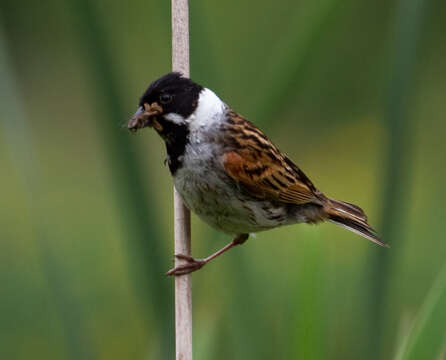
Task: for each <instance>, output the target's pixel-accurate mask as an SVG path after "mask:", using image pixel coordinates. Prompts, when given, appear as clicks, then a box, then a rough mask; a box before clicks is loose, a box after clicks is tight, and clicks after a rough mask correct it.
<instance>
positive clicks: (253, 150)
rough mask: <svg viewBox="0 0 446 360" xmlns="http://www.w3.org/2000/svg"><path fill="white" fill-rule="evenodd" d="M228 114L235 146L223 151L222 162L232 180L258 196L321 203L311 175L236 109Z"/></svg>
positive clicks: (288, 201) (280, 200)
mask: <svg viewBox="0 0 446 360" xmlns="http://www.w3.org/2000/svg"><path fill="white" fill-rule="evenodd" d="M230 116H231V121H230V122H229V125H228V127H227V130H228V132H229V134H230V136H231V138H232V140H233V141H231V143H232V144H234V147H233V149H232V151H229V152H227V153H225V154H224V159H223V165H224V168H225V170H226V172H227V173H228V175H229V176H230V177H231V178H232V179H234V181H236V182H237V183H240V184H242V185H243V186H244V187H245V188H246V189H247V191H249V192H250V193H251V194H252V195H253V196H255V197H257V198H268V199H271V200H275V201H279V202H284V203H293V204H305V203H309V202H312V203H317V204H322V201H321V198H320V197H319V196H320V195H322V194H321V193H320V192H319V191H318V190H317V189H316V188H315V187H314V185H313V183H312V182H311V181H310V179H308V177H307V176H306V175H305V174H304V173H303V172H302V171H301V170H300V169H299V168H298V167H297V166H296V165H295V164H294V163H293V162H292V161H291V160H290V159H289V158H288V157H287V156H286V155H284V154H282V153H281V152H280V151H279V150H278V149H277V148H276V147H275V146H274V145H273V144H272V143H271V142H270V141H269V140H268V138H267V137H266V136H265V135H264V134H263V133H262V132H261V131H260V130H259V129H258V128H256V127H255V126H254V125H253V124H252V123H250V122H248V121H247V120H245V119H244V118H242V117H241V116H240V115H238V114H236V113H233V112H231V113H230ZM318 195H319V196H318Z"/></svg>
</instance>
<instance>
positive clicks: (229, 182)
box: [128, 72, 388, 275]
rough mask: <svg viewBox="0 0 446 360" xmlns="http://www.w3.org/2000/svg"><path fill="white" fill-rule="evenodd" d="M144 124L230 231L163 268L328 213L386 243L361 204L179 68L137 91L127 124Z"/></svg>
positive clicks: (210, 217) (188, 265)
mask: <svg viewBox="0 0 446 360" xmlns="http://www.w3.org/2000/svg"><path fill="white" fill-rule="evenodd" d="M145 127H153V128H154V129H155V130H156V132H157V133H158V134H159V135H160V136H161V138H162V139H163V140H164V142H165V144H166V149H167V163H168V165H169V169H170V173H171V174H172V177H173V180H174V185H175V188H176V189H177V191H178V192H179V193H180V195H181V196H182V198H183V201H184V203H185V204H186V206H187V207H188V208H189V209H190V210H191V211H193V212H194V213H195V214H197V215H198V217H200V218H201V219H202V220H203V221H205V222H206V223H208V224H209V225H211V226H213V227H214V228H216V229H217V230H219V231H222V232H224V233H226V234H229V235H231V236H233V241H232V242H230V243H229V244H228V245H226V246H225V247H224V248H222V249H221V250H219V251H217V252H216V253H214V254H212V255H211V256H209V257H207V258H204V259H194V258H192V257H189V256H186V255H183V254H176V255H175V256H176V257H178V258H181V259H184V260H186V262H185V264H184V265H179V266H177V267H175V268H173V269H171V270H170V271H169V272H168V273H167V274H168V275H181V274H187V273H190V272H192V271H195V270H198V269H200V268H201V267H203V266H204V265H205V264H206V263H208V262H209V261H210V260H212V259H214V258H215V257H217V256H219V255H221V254H222V253H224V252H225V251H227V250H229V249H230V248H232V247H234V246H236V245H239V244H242V243H244V242H245V241H246V240H247V239H248V236H249V234H250V233H255V232H258V231H263V230H268V229H272V228H275V227H278V226H283V225H291V224H297V223H307V224H317V223H319V222H323V221H330V222H332V223H334V224H337V225H340V226H342V227H344V228H346V229H348V230H350V231H353V232H355V233H357V234H359V235H361V236H363V237H365V238H366V239H369V240H371V241H373V242H374V243H376V244H378V245H381V246H388V245H387V244H385V243H383V242H381V241H380V239H379V238H378V236H377V235H376V233H375V231H374V230H373V229H372V227H371V226H370V225H369V224H368V223H367V216H366V215H365V213H364V211H362V209H361V208H359V207H358V206H356V205H353V204H350V203H347V202H344V201H339V200H334V199H331V198H329V197H327V196H325V195H324V194H323V193H322V192H320V191H319V190H318V189H317V188H316V187H315V186H314V185H313V183H312V182H311V180H310V179H309V178H308V177H307V176H306V175H305V174H304V173H303V171H302V170H301V169H300V168H299V167H298V166H297V165H295V164H294V163H293V162H292V161H291V160H290V159H289V158H288V156H286V155H285V154H284V153H282V152H281V151H280V150H279V149H278V148H277V147H276V146H275V145H274V144H273V143H272V142H271V141H270V140H269V139H268V138H267V137H266V136H265V135H264V134H263V132H262V131H260V130H259V129H258V128H257V127H256V126H255V125H253V124H252V123H251V122H249V121H248V120H246V119H245V118H243V116H241V115H239V114H238V113H236V112H235V111H233V110H232V109H231V108H230V107H229V106H228V105H226V104H225V103H224V102H223V101H222V100H220V98H219V97H218V96H217V95H216V94H215V93H214V92H213V91H212V90H209V89H207V88H204V87H202V86H200V85H198V84H196V83H195V82H193V81H192V80H190V79H188V78H186V77H183V76H182V75H181V74H180V73H176V72H173V73H169V74H166V75H164V76H162V77H161V78H159V79H158V80H156V81H154V82H153V83H152V84H150V86H149V87H148V89H147V90H146V91H145V92H144V94H143V95H142V97H141V99H140V101H139V107H138V110H137V112H136V113H135V115H134V116H133V117H132V118H131V119H130V121H129V123H128V128H129V129H130V130H131V131H137V130H139V129H142V128H145Z"/></svg>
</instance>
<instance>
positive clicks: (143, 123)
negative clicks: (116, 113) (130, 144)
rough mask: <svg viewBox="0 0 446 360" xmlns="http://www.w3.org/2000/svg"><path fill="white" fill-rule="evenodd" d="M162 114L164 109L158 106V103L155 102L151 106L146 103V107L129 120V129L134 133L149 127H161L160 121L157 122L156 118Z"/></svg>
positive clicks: (139, 109) (141, 108) (140, 108)
mask: <svg viewBox="0 0 446 360" xmlns="http://www.w3.org/2000/svg"><path fill="white" fill-rule="evenodd" d="M162 113H163V108H162V107H161V106H160V105H158V103H156V102H154V103H153V104H151V105H150V104H147V103H145V104H144V107H142V106H140V107H139V108H138V110H137V111H136V113H135V114H134V115H133V116H132V118H131V119H130V120H129V122H128V124H127V128H128V129H129V130H130V131H134V132H136V131H137V130H139V129H142V128H145V127H148V126H149V127H152V126H153V127H155V128H156V127H157V126H158V125H159V123H158V121H157V120H156V116H157V115H161V114H162ZM157 130H158V129H157Z"/></svg>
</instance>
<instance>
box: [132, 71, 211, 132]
mask: <svg viewBox="0 0 446 360" xmlns="http://www.w3.org/2000/svg"><path fill="white" fill-rule="evenodd" d="M202 90H203V87H202V86H200V85H198V84H196V83H194V82H193V81H192V80H190V79H188V78H186V77H184V76H182V75H181V74H180V73H178V72H172V73H168V74H166V75H164V76H162V77H160V78H159V79H158V80H155V81H154V82H152V83H151V84H150V85H149V87H148V88H147V90H146V91H145V92H144V94H143V95H142V97H141V99H140V100H139V104H138V110H137V111H136V113H135V115H133V117H132V118H131V119H130V120H129V122H128V128H129V130H131V131H137V130H139V129H142V128H145V127H148V126H149V127H153V128H154V129H155V130H156V131H157V132H158V133H159V134H160V135H161V136H162V137H163V138H166V137H169V133H170V132H171V131H172V130H174V128H177V127H184V126H186V121H185V120H186V119H187V118H189V116H190V115H191V114H192V113H193V112H194V111H195V109H196V108H197V105H198V100H199V96H200V92H201V91H202Z"/></svg>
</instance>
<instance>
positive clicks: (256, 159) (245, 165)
mask: <svg viewBox="0 0 446 360" xmlns="http://www.w3.org/2000/svg"><path fill="white" fill-rule="evenodd" d="M230 118H231V120H230V121H229V122H228V124H227V125H226V130H227V131H228V133H229V134H230V136H231V138H232V139H233V141H232V144H233V147H234V148H235V150H232V151H230V152H227V153H225V154H224V168H225V170H226V171H227V173H228V175H229V176H230V177H231V178H232V179H234V181H236V182H237V183H239V184H241V185H242V186H243V187H244V189H245V190H246V191H248V192H249V193H250V194H251V195H252V196H253V197H256V198H259V199H268V200H271V201H273V202H278V203H284V204H285V203H288V204H295V205H304V204H314V205H318V207H316V209H319V211H312V212H308V213H307V222H308V223H318V222H321V221H330V222H332V223H335V224H337V225H340V226H342V227H345V228H346V229H348V230H350V231H353V232H355V233H357V234H359V235H361V236H363V237H365V238H366V239H369V240H371V241H373V242H374V243H376V244H378V245H381V246H386V247H388V245H387V244H385V243H383V242H382V241H380V239H379V238H378V236H377V235H376V234H375V230H374V229H373V228H372V227H371V226H370V225H369V224H368V223H367V216H366V215H365V213H364V211H363V210H362V209H361V208H360V207H358V206H356V205H353V204H350V203H347V202H343V201H339V200H334V199H330V198H328V197H327V196H325V195H324V194H323V193H322V192H320V191H319V190H318V189H317V188H316V187H315V186H314V185H313V183H312V182H311V180H310V179H309V178H308V177H307V176H306V175H305V174H304V172H303V171H302V170H301V169H299V167H298V166H297V165H295V164H294V163H293V162H292V161H291V160H290V159H289V158H288V157H287V156H286V155H285V154H283V153H282V152H280V150H279V149H278V148H277V147H276V146H275V145H274V144H273V143H272V142H271V141H270V140H268V138H267V137H266V136H265V134H263V133H262V131H260V130H259V129H258V128H256V127H255V126H254V125H253V124H252V123H250V122H249V121H248V120H246V119H244V118H243V117H242V116H240V115H239V114H237V113H235V112H231V113H230Z"/></svg>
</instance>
